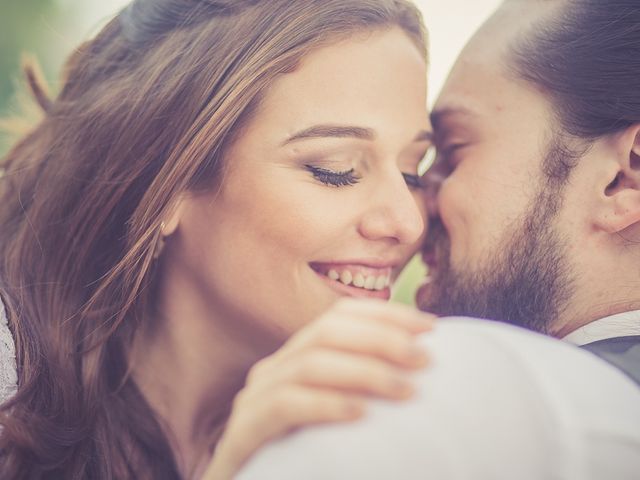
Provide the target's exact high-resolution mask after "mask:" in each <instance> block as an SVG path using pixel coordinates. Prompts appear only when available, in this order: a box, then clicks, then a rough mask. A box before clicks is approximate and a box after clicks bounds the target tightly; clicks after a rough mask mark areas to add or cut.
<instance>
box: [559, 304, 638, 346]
mask: <svg viewBox="0 0 640 480" xmlns="http://www.w3.org/2000/svg"><path fill="white" fill-rule="evenodd" d="M635 335H640V310H634V311H631V312H623V313H618V314H616V315H611V316H610V317H605V318H601V319H600V320H595V321H593V322H591V323H588V324H587V325H584V326H583V327H580V328H578V329H577V330H574V331H573V332H571V333H570V334H569V335H567V336H566V337H564V338H563V340H564V341H566V342H569V343H573V344H574V345H578V346H582V345H587V344H588V343H593V342H597V341H598V340H606V339H608V338H616V337H630V336H635Z"/></svg>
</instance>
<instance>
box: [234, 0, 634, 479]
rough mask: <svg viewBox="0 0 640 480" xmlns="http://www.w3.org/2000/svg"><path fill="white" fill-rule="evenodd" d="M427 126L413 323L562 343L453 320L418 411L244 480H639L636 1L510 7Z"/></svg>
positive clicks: (314, 446)
mask: <svg viewBox="0 0 640 480" xmlns="http://www.w3.org/2000/svg"><path fill="white" fill-rule="evenodd" d="M433 125H434V131H435V134H436V140H437V142H436V143H437V147H438V150H439V155H438V160H437V162H436V165H435V166H434V168H433V169H432V171H431V172H429V174H428V180H429V183H430V185H431V186H430V188H431V189H432V197H431V198H430V199H429V203H430V204H431V210H432V212H433V214H434V223H433V224H432V226H431V227H430V228H431V230H430V238H429V240H428V242H427V246H426V248H425V253H424V258H425V261H426V262H427V263H428V264H429V266H430V271H431V274H430V277H431V278H430V281H429V282H428V283H427V285H426V286H425V287H423V288H422V290H421V292H420V294H419V303H420V305H421V308H423V309H426V310H429V311H433V312H435V313H438V314H440V315H466V316H473V317H482V318H489V319H494V320H501V321H503V322H507V323H510V324H513V325H516V326H519V327H525V328H527V329H529V330H533V331H536V332H540V333H545V334H548V335H551V336H554V337H557V338H562V339H564V340H565V342H560V341H557V340H552V339H550V338H548V337H543V336H540V335H534V334H531V333H528V332H526V331H524V330H522V329H516V328H509V327H508V326H505V325H504V324H499V323H495V322H485V321H478V320H464V319H447V320H443V321H442V323H441V325H440V326H439V328H438V329H437V331H436V332H435V333H434V334H433V335H429V336H427V337H426V338H425V344H427V345H428V346H429V348H430V349H431V351H432V352H433V358H434V364H433V366H432V368H431V369H430V370H428V371H426V372H425V373H424V374H423V375H421V376H420V377H419V383H420V392H419V393H420V395H419V398H418V399H417V400H416V401H414V402H412V403H410V404H409V405H408V406H404V407H401V408H399V407H394V406H390V405H386V404H383V403H377V404H375V405H374V406H373V407H372V409H371V411H370V412H369V413H370V414H369V415H368V417H367V419H366V420H365V421H363V422H359V423H357V424H354V425H351V426H344V425H342V426H334V427H328V428H319V429H316V430H308V431H304V432H302V433H301V434H299V435H297V436H294V437H292V438H290V439H288V440H286V441H284V442H280V443H276V444H274V445H272V446H271V447H270V448H268V449H267V450H266V451H265V452H264V453H263V454H262V455H261V456H259V457H258V458H257V459H256V460H255V461H254V462H252V463H251V464H250V465H249V466H248V468H247V469H246V471H245V474H244V475H245V476H242V475H241V477H240V478H248V479H251V478H278V479H292V478H305V479H314V478H318V479H320V478H323V479H337V478H348V479H351V478H368V479H383V478H407V479H413V478H416V479H418V478H434V479H452V478H455V479H497V478H500V479H502V478H504V479H507V478H508V479H518V480H522V479H528V478H531V479H539V478H561V479H580V480H584V479H618V478H620V479H635V478H638V472H640V385H639V384H640V311H639V309H640V263H639V259H640V8H638V5H637V2H635V1H630V0H608V1H604V0H507V1H505V2H504V4H503V5H502V6H501V8H500V9H499V10H498V11H497V12H496V14H495V15H494V16H493V17H492V18H491V19H489V21H488V22H487V23H486V24H485V25H484V26H483V27H482V28H481V30H480V31H479V32H478V33H477V34H476V36H475V37H474V38H473V39H472V40H471V41H470V43H469V45H468V46H467V47H466V48H465V50H464V51H463V53H462V54H461V56H460V58H459V60H458V62H457V64H456V66H455V67H454V69H453V71H452V73H451V76H450V78H449V80H448V82H447V84H446V85H445V87H444V89H443V91H442V93H441V95H440V98H439V100H438V102H437V104H436V106H435V109H434V112H433ZM436 190H437V204H436V202H435V200H436V198H435V195H433V194H434V193H435V191H436ZM569 343H574V344H577V345H580V346H584V347H585V348H582V349H578V348H575V347H573V346H570V345H569ZM593 353H595V354H596V355H594V354H593ZM599 357H600V358H599ZM602 359H605V360H602Z"/></svg>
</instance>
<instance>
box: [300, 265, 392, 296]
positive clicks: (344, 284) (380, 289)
mask: <svg viewBox="0 0 640 480" xmlns="http://www.w3.org/2000/svg"><path fill="white" fill-rule="evenodd" d="M398 265H399V263H398V262H396V263H389V262H387V263H378V264H374V263H373V262H370V263H366V262H331V263H329V262H326V263H325V262H323V263H320V262H313V263H311V264H310V266H311V268H312V269H313V270H314V271H315V272H316V273H317V274H318V275H319V277H320V278H321V279H322V280H323V281H324V282H325V283H326V284H327V285H328V286H329V287H330V288H332V289H333V290H334V291H336V292H337V293H338V294H340V295H341V296H350V297H366V298H378V299H381V300H389V298H390V297H391V284H392V281H393V277H394V273H395V272H396V270H397V268H398Z"/></svg>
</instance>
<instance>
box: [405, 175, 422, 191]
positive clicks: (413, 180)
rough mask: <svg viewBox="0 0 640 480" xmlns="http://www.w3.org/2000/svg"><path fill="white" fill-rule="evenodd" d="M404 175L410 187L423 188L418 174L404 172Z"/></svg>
mask: <svg viewBox="0 0 640 480" xmlns="http://www.w3.org/2000/svg"><path fill="white" fill-rule="evenodd" d="M402 177H403V178H404V181H405V182H406V183H407V186H408V187H409V188H422V185H421V183H420V177H419V176H418V175H412V174H410V173H404V172H403V173H402Z"/></svg>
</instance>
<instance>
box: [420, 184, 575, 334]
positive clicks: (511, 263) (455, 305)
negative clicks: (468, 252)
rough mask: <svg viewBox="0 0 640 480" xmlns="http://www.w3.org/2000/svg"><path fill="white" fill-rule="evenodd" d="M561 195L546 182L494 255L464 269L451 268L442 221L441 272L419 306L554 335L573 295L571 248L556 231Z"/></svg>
mask: <svg viewBox="0 0 640 480" xmlns="http://www.w3.org/2000/svg"><path fill="white" fill-rule="evenodd" d="M561 194H562V188H560V187H558V186H555V187H554V186H552V185H551V184H546V185H545V186H544V187H543V188H541V189H540V191H539V192H538V195H537V196H536V198H535V199H534V201H533V202H532V204H531V205H530V207H529V208H528V209H527V212H526V214H525V215H524V216H523V221H522V223H520V224H519V225H515V228H513V229H511V231H507V232H506V235H505V236H504V240H503V242H501V245H497V246H496V249H495V255H493V256H492V257H491V258H485V259H484V261H483V262H482V264H483V265H481V266H478V265H467V267H466V269H461V270H460V271H457V270H454V269H453V267H452V265H451V262H450V244H449V239H448V236H447V233H446V231H445V229H444V227H443V225H442V223H440V222H439V221H437V222H436V223H435V224H434V225H433V229H432V230H430V232H429V233H430V240H431V243H432V244H435V246H436V252H437V253H438V258H437V260H438V262H437V268H436V270H437V271H436V276H435V278H433V280H432V284H430V285H429V286H428V287H427V290H428V292H429V293H428V298H420V295H419V297H418V302H419V304H420V308H422V309H423V310H426V311H429V312H432V313H435V314H437V315H441V316H445V315H446V316H449V315H461V316H471V317H479V318H487V319H492V320H499V321H503V322H506V323H511V324H513V325H518V326H521V327H525V328H528V329H531V330H535V331H538V332H542V333H550V330H551V327H552V325H553V324H554V323H555V321H556V320H557V318H558V316H559V314H561V313H562V311H563V310H564V309H565V308H566V306H567V303H568V302H569V300H570V298H571V297H572V295H573V286H572V283H573V281H572V276H571V274H570V269H569V265H568V259H567V250H568V249H567V245H566V243H565V242H564V241H563V240H562V239H561V238H560V236H559V235H558V233H557V231H556V230H555V228H554V223H555V219H556V218H557V213H558V210H559V207H560V204H561V200H560V198H561Z"/></svg>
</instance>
